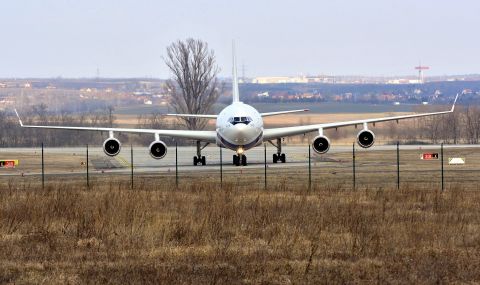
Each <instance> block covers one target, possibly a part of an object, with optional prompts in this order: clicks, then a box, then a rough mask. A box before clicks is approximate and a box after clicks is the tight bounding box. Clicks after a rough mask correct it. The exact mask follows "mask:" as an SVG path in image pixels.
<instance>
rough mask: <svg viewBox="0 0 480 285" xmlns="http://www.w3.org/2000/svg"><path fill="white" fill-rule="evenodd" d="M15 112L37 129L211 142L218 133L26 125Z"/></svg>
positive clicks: (26, 126) (21, 123) (22, 125)
mask: <svg viewBox="0 0 480 285" xmlns="http://www.w3.org/2000/svg"><path fill="white" fill-rule="evenodd" d="M15 114H16V115H17V117H18V122H19V123H20V126H21V127H23V128H37V129H57V130H58V129H60V130H76V131H100V132H118V133H143V134H153V135H157V134H158V135H159V136H166V137H172V138H182V139H191V140H200V141H205V142H210V143H215V141H216V137H217V133H216V132H215V131H191V130H155V129H132V128H103V127H69V126H37V125H24V124H23V122H22V120H21V119H20V116H19V115H18V112H17V110H16V109H15Z"/></svg>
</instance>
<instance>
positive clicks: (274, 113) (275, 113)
mask: <svg viewBox="0 0 480 285" xmlns="http://www.w3.org/2000/svg"><path fill="white" fill-rule="evenodd" d="M308 111H310V110H309V109H300V110H290V111H279V112H269V113H261V114H260V115H261V116H262V117H268V116H276V115H283V114H290V113H300V112H308Z"/></svg>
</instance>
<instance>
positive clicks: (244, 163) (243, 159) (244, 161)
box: [242, 155, 247, 166]
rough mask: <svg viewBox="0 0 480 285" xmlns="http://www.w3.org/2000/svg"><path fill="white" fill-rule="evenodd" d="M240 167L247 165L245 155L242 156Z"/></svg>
mask: <svg viewBox="0 0 480 285" xmlns="http://www.w3.org/2000/svg"><path fill="white" fill-rule="evenodd" d="M242 165H243V166H246V165H247V156H246V155H242Z"/></svg>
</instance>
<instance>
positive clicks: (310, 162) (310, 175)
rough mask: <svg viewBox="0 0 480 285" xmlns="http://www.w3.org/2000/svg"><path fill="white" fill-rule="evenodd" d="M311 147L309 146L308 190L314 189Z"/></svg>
mask: <svg viewBox="0 0 480 285" xmlns="http://www.w3.org/2000/svg"><path fill="white" fill-rule="evenodd" d="M311 149H312V147H311V145H310V144H309V145H308V190H311V189H312V159H311V156H312V154H311Z"/></svg>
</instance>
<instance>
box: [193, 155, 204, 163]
mask: <svg viewBox="0 0 480 285" xmlns="http://www.w3.org/2000/svg"><path fill="white" fill-rule="evenodd" d="M198 164H201V165H206V164H207V160H206V159H205V156H201V157H198V156H194V157H193V165H198Z"/></svg>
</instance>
